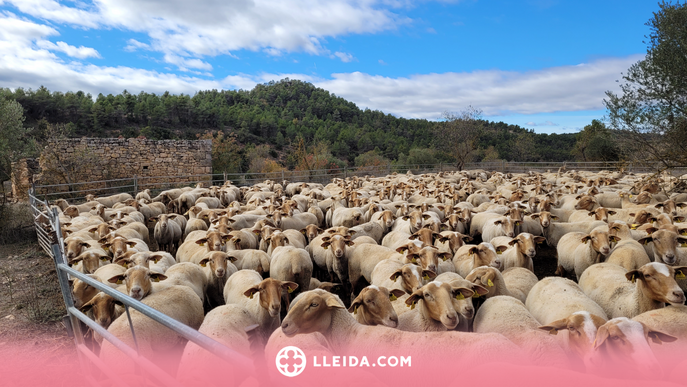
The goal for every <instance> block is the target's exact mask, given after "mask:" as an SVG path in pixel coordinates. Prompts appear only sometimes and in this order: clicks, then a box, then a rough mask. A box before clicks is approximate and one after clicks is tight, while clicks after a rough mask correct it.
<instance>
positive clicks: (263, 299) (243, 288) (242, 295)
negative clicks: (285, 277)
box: [223, 270, 298, 340]
mask: <svg viewBox="0 0 687 387" xmlns="http://www.w3.org/2000/svg"><path fill="white" fill-rule="evenodd" d="M297 288H298V284H297V283H295V282H291V281H280V280H276V279H273V278H265V279H263V278H262V276H261V275H260V274H259V273H258V272H256V271H254V270H239V271H238V272H236V273H235V274H234V275H232V276H231V277H230V278H229V279H228V280H227V283H226V284H225V285H224V290H223V294H224V301H225V303H226V304H238V305H241V306H242V307H244V308H245V309H246V310H247V311H248V312H249V314H250V315H251V317H252V318H253V319H254V320H255V323H256V324H258V325H259V326H260V327H259V331H260V332H261V334H262V335H263V336H264V338H265V340H267V339H268V338H269V335H270V334H272V332H273V331H274V330H275V329H277V327H279V325H280V324H281V319H280V318H279V312H280V311H281V299H282V293H283V292H284V291H287V292H288V293H292V292H293V291H294V290H296V289H297Z"/></svg>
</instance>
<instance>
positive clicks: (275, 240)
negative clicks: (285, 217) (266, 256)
mask: <svg viewBox="0 0 687 387" xmlns="http://www.w3.org/2000/svg"><path fill="white" fill-rule="evenodd" d="M275 231H279V230H275ZM265 240H266V241H267V242H269V244H270V247H272V251H274V249H276V248H277V247H280V246H286V245H288V244H289V238H288V237H287V236H286V234H284V233H282V232H275V233H273V234H272V235H270V236H269V237H268V238H267V239H265Z"/></svg>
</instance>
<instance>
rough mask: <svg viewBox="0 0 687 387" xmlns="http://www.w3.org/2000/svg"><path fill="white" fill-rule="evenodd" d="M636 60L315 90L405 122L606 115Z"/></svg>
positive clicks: (347, 82) (354, 76) (356, 82)
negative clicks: (445, 116) (464, 115)
mask: <svg viewBox="0 0 687 387" xmlns="http://www.w3.org/2000/svg"><path fill="white" fill-rule="evenodd" d="M641 58H642V56H638V55H633V56H629V57H624V58H609V59H602V60H598V61H594V62H590V63H586V64H582V65H577V66H560V67H551V68H546V69H541V70H533V71H528V72H513V71H500V70H489V71H474V72H469V73H467V72H465V73H442V74H417V75H413V76H410V77H400V78H390V77H384V76H379V75H370V74H364V73H360V72H354V73H341V74H332V77H333V79H331V80H324V81H321V82H316V85H317V86H319V87H322V88H324V89H327V90H329V91H331V92H333V93H336V95H338V96H341V97H344V98H346V99H349V100H351V101H353V102H355V103H356V104H358V105H359V106H360V107H363V108H364V107H369V108H370V109H379V110H381V111H384V112H386V113H393V114H397V115H401V116H404V117H414V118H428V119H436V118H438V117H439V116H440V115H441V112H442V111H446V110H448V111H460V110H462V109H464V108H465V107H466V106H468V105H472V106H475V107H479V108H481V109H482V110H483V111H484V114H485V115H487V116H495V115H505V114H510V113H521V114H533V113H542V112H557V111H581V110H598V109H603V108H604V107H603V103H602V101H603V98H604V97H605V94H604V93H605V91H606V90H617V89H618V84H617V83H616V82H615V80H616V79H618V78H619V76H620V73H621V72H623V71H626V70H627V68H628V67H629V66H630V65H631V64H633V63H635V62H637V61H638V60H639V59H641Z"/></svg>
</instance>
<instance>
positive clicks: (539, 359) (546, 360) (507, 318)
mask: <svg viewBox="0 0 687 387" xmlns="http://www.w3.org/2000/svg"><path fill="white" fill-rule="evenodd" d="M539 326H540V324H539V322H538V321H537V319H536V318H535V317H534V316H532V314H531V313H530V312H529V311H528V310H527V308H526V307H525V305H524V304H523V303H522V302H520V301H519V300H517V299H515V298H512V297H507V296H496V297H492V298H489V299H488V300H486V301H485V302H484V303H483V304H482V306H481V307H480V308H479V310H478V311H477V314H475V319H474V322H473V329H474V332H476V333H489V332H493V333H500V334H502V335H504V336H506V337H507V338H508V339H509V340H510V341H512V342H513V343H515V344H516V345H518V346H519V347H520V348H522V349H523V350H524V351H525V352H526V353H527V354H529V355H530V359H531V360H533V361H535V362H536V364H537V365H543V366H554V367H563V368H567V366H568V359H567V356H566V354H565V352H564V351H563V349H562V348H561V346H560V345H559V343H558V341H557V340H556V339H555V338H553V337H551V336H550V335H549V334H548V333H546V332H543V331H541V330H539V329H538V328H539Z"/></svg>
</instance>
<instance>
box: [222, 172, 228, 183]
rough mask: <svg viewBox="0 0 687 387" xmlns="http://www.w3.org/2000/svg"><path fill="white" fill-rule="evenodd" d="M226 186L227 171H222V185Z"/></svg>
mask: <svg viewBox="0 0 687 387" xmlns="http://www.w3.org/2000/svg"><path fill="white" fill-rule="evenodd" d="M225 184H227V171H224V181H223V182H222V185H225Z"/></svg>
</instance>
